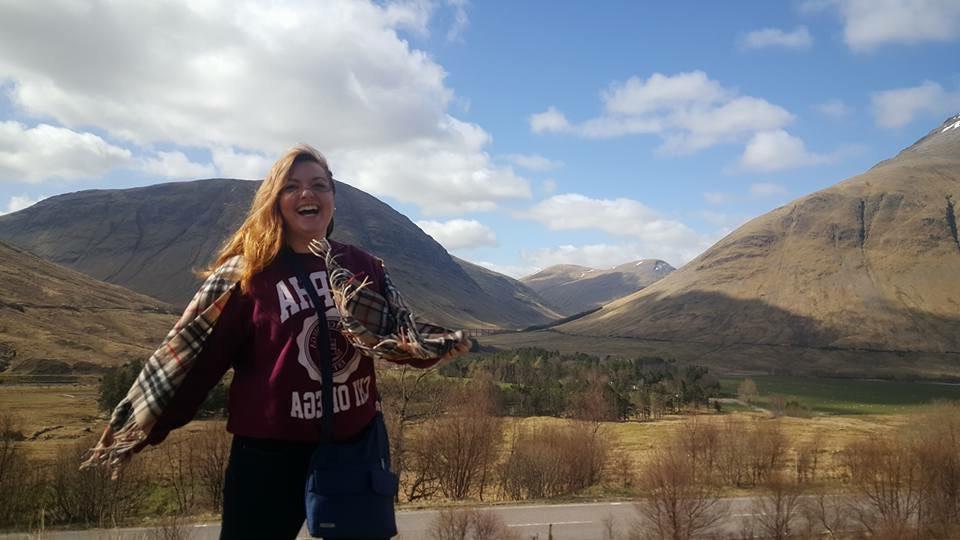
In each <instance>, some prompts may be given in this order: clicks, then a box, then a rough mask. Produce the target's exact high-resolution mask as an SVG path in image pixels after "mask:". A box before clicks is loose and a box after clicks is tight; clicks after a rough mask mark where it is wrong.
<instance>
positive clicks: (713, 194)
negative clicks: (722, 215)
mask: <svg viewBox="0 0 960 540" xmlns="http://www.w3.org/2000/svg"><path fill="white" fill-rule="evenodd" d="M703 200H705V201H707V204H712V205H715V206H719V205H722V204H728V203H730V202H732V201H733V195H732V194H730V193H724V192H722V191H707V192H705V193H704V194H703Z"/></svg>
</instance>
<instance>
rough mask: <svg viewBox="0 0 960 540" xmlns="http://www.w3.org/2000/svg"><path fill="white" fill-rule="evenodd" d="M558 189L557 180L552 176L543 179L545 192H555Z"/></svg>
mask: <svg viewBox="0 0 960 540" xmlns="http://www.w3.org/2000/svg"><path fill="white" fill-rule="evenodd" d="M556 190H557V181H556V180H553V179H552V178H548V179H546V180H544V181H543V191H544V192H545V193H553V192H554V191H556Z"/></svg>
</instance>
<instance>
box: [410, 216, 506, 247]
mask: <svg viewBox="0 0 960 540" xmlns="http://www.w3.org/2000/svg"><path fill="white" fill-rule="evenodd" d="M417 226H418V227H420V228H421V229H423V232H425V233H427V234H429V235H430V236H432V237H433V239H434V240H436V241H437V242H439V243H440V245H442V246H443V247H444V248H446V249H447V250H449V251H453V250H457V249H469V248H475V247H481V246H496V245H497V234H496V233H495V232H493V229H491V228H490V227H487V226H486V225H484V224H482V223H480V222H479V221H475V220H472V219H469V220H468V219H451V220H449V221H431V220H423V221H418V222H417Z"/></svg>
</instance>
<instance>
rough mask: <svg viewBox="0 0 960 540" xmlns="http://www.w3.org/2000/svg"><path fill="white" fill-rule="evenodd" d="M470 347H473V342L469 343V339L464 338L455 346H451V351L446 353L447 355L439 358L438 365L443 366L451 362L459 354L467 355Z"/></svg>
mask: <svg viewBox="0 0 960 540" xmlns="http://www.w3.org/2000/svg"><path fill="white" fill-rule="evenodd" d="M472 345H473V342H472V341H470V338H468V337H466V336H464V337H463V339H461V340H460V342H459V343H457V344H456V345H454V346H453V348H452V349H450V350H449V351H447V354H445V355H443V356H441V357H440V363H441V364H445V363H447V362H449V361H451V360H453V359H454V358H456V357H458V356H460V355H461V354H465V353H467V352H468V351H470V347H471V346H472Z"/></svg>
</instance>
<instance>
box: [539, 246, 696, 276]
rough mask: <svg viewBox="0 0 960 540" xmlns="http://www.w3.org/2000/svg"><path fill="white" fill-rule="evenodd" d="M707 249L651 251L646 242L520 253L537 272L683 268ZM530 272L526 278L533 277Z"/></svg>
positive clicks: (554, 248) (550, 248) (559, 247)
mask: <svg viewBox="0 0 960 540" xmlns="http://www.w3.org/2000/svg"><path fill="white" fill-rule="evenodd" d="M706 247H707V246H703V247H701V248H698V249H684V248H683V247H677V248H675V249H667V250H665V249H661V250H651V249H650V247H649V246H647V245H645V244H643V243H636V242H624V243H620V244H587V245H581V246H575V245H569V244H568V245H561V246H556V247H549V248H541V249H537V250H534V251H529V252H523V253H521V257H522V259H523V260H524V261H525V262H527V263H528V264H529V265H531V266H533V267H536V268H537V269H542V268H547V267H550V266H554V265H557V264H579V265H581V266H589V267H590V268H610V267H613V266H617V265H620V264H623V263H625V262H630V261H636V260H639V259H662V260H665V261H667V262H668V263H670V264H671V265H673V266H675V267H680V266H682V265H684V264H686V263H687V262H689V261H690V260H691V259H693V258H694V257H696V256H697V255H699V254H700V253H701V252H702V251H703V250H704V249H706ZM531 273H533V272H528V273H527V274H525V275H530V274H531Z"/></svg>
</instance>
